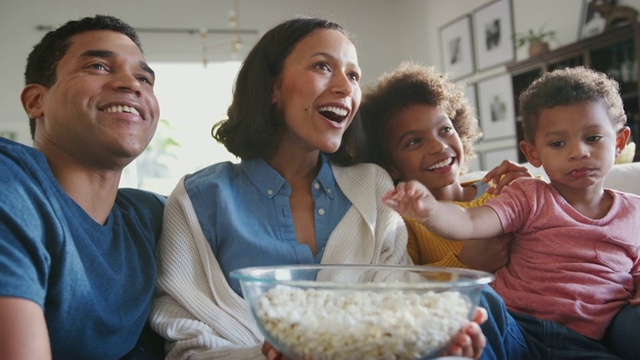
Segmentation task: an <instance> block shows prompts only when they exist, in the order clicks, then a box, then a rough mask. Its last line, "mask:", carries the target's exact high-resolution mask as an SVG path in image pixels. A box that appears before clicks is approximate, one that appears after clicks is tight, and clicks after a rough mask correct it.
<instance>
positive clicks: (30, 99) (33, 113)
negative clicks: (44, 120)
mask: <svg viewBox="0 0 640 360" xmlns="http://www.w3.org/2000/svg"><path fill="white" fill-rule="evenodd" d="M44 90H45V87H44V86H42V85H40V84H29V85H27V86H25V87H24V89H22V93H21V94H20V101H21V102H22V107H23V108H24V112H26V113H27V115H28V116H29V118H30V119H39V118H41V117H42V116H43V115H44V106H43V104H42V101H43V97H44Z"/></svg>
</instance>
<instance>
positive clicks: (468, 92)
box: [464, 84, 478, 116]
mask: <svg viewBox="0 0 640 360" xmlns="http://www.w3.org/2000/svg"><path fill="white" fill-rule="evenodd" d="M464 97H465V98H466V99H467V101H468V102H469V105H471V108H473V112H474V114H475V115H476V116H478V97H477V96H476V84H469V85H467V88H466V89H465V90H464Z"/></svg>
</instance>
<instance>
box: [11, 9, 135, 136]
mask: <svg viewBox="0 0 640 360" xmlns="http://www.w3.org/2000/svg"><path fill="white" fill-rule="evenodd" d="M93 30H111V31H115V32H119V33H121V34H124V35H126V36H127V37H128V38H129V39H131V41H133V42H134V43H135V44H136V45H137V46H138V48H139V49H140V51H142V45H141V44H140V39H139V38H138V33H137V32H136V30H135V29H134V28H133V27H131V26H129V25H128V24H126V23H125V22H123V21H122V20H120V19H118V18H116V17H113V16H109V15H96V16H95V17H85V18H83V19H80V20H72V21H69V22H67V23H66V24H64V25H62V26H60V27H59V28H57V29H55V30H51V31H49V32H48V33H47V34H46V35H45V36H44V37H43V38H42V40H40V42H39V43H38V44H37V45H36V46H34V47H33V50H31V53H29V56H28V57H27V66H26V69H25V72H24V82H25V85H29V84H40V85H42V86H44V87H46V88H47V89H48V88H51V86H53V84H55V82H56V68H57V66H58V63H59V62H60V59H62V58H63V57H64V56H65V54H66V53H67V50H69V47H70V46H71V37H72V36H74V35H77V34H80V33H83V32H87V31H93ZM35 126H36V125H35V119H31V118H29V127H30V128H31V138H33V137H34V136H35V130H36V128H35Z"/></svg>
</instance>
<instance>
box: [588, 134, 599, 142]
mask: <svg viewBox="0 0 640 360" xmlns="http://www.w3.org/2000/svg"><path fill="white" fill-rule="evenodd" d="M600 139H602V135H591V136H587V141H588V142H598V141H600Z"/></svg>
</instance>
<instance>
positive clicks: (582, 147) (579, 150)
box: [569, 141, 589, 160]
mask: <svg viewBox="0 0 640 360" xmlns="http://www.w3.org/2000/svg"><path fill="white" fill-rule="evenodd" d="M587 157H589V146H588V145H587V144H585V143H583V142H582V141H579V142H575V143H573V144H572V145H570V148H569V159H571V160H578V159H584V158H587Z"/></svg>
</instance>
